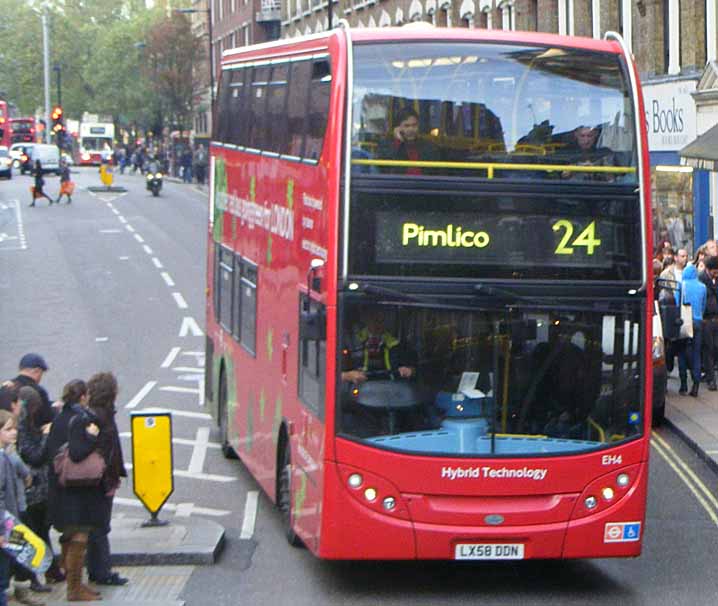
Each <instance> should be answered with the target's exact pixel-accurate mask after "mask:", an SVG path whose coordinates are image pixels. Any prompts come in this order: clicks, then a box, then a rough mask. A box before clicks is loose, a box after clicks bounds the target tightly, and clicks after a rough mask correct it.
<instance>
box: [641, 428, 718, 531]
mask: <svg viewBox="0 0 718 606" xmlns="http://www.w3.org/2000/svg"><path fill="white" fill-rule="evenodd" d="M651 433H652V437H653V439H652V440H651V446H653V448H654V449H655V450H656V452H658V454H659V455H661V457H662V458H663V459H664V460H665V461H666V463H668V465H669V466H670V467H671V468H672V469H673V471H675V472H676V474H677V475H678V477H679V478H680V479H681V481H682V482H683V483H684V484H685V485H686V486H687V487H688V489H689V490H690V491H691V492H692V493H693V496H694V497H695V498H696V500H697V501H698V502H699V503H700V504H701V506H702V507H703V509H705V510H706V513H707V514H708V516H709V517H710V518H711V520H713V523H714V524H715V525H716V526H718V513H716V510H717V509H718V499H717V498H716V497H715V495H714V494H713V493H712V492H711V491H710V490H709V489H708V487H707V486H706V485H705V484H704V483H703V482H702V481H701V479H700V478H699V477H698V476H697V475H696V474H695V472H694V471H693V470H692V469H691V468H690V467H689V466H688V465H687V464H686V463H685V462H684V461H683V459H681V457H680V456H679V455H678V454H677V453H676V452H675V451H674V450H673V448H671V446H670V444H668V442H666V441H665V440H664V439H663V438H661V436H659V435H658V434H657V433H656V432H655V431H653V432H651ZM711 506H712V507H711Z"/></svg>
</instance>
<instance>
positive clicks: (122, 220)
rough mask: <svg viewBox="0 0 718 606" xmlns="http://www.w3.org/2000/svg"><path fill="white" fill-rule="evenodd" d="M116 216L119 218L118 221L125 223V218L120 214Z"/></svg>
mask: <svg viewBox="0 0 718 606" xmlns="http://www.w3.org/2000/svg"><path fill="white" fill-rule="evenodd" d="M117 218H118V219H119V220H120V223H125V224H126V223H127V219H125V218H124V217H123V216H122V215H120V216H119V217H117Z"/></svg>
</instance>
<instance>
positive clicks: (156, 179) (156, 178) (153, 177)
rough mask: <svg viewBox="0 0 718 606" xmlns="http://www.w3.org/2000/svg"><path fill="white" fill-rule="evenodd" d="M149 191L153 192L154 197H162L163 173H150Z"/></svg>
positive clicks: (148, 179)
mask: <svg viewBox="0 0 718 606" xmlns="http://www.w3.org/2000/svg"><path fill="white" fill-rule="evenodd" d="M147 189H148V190H149V191H151V192H152V195H153V196H155V197H157V196H159V195H160V190H161V189H162V173H161V172H148V173H147Z"/></svg>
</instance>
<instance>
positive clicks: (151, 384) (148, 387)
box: [125, 381, 157, 408]
mask: <svg viewBox="0 0 718 606" xmlns="http://www.w3.org/2000/svg"><path fill="white" fill-rule="evenodd" d="M155 385H157V381H147V383H145V386H144V387H143V388H142V389H140V391H138V392H137V395H136V396H135V397H134V398H132V399H131V400H130V401H129V402H128V403H127V404H125V408H135V406H137V405H138V404H139V403H140V402H142V399H143V398H144V397H145V396H146V395H147V394H148V393H150V391H152V388H153V387H154V386H155Z"/></svg>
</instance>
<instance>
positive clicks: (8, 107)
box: [0, 99, 14, 147]
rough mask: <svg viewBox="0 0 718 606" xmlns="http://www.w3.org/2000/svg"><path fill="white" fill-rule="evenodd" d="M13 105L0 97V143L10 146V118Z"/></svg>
mask: <svg viewBox="0 0 718 606" xmlns="http://www.w3.org/2000/svg"><path fill="white" fill-rule="evenodd" d="M13 109H14V106H13V105H12V104H11V103H8V102H7V101H5V99H0V145H4V146H5V147H10V145H12V140H11V139H10V118H11V117H12V110H13Z"/></svg>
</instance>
